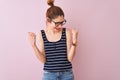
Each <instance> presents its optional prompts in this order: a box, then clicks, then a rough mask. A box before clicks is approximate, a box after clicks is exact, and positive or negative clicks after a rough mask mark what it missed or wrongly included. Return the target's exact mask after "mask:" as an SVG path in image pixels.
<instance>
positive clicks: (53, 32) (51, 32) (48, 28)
mask: <svg viewBox="0 0 120 80" xmlns="http://www.w3.org/2000/svg"><path fill="white" fill-rule="evenodd" d="M46 32H48V33H50V34H56V33H58V31H55V30H54V29H52V28H51V26H47V27H46Z"/></svg>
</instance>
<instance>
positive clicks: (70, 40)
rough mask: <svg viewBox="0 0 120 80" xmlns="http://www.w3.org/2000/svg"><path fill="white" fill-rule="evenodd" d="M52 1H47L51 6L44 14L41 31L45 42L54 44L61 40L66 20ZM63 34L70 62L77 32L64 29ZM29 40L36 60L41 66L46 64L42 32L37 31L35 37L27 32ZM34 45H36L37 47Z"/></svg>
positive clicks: (73, 52)
mask: <svg viewBox="0 0 120 80" xmlns="http://www.w3.org/2000/svg"><path fill="white" fill-rule="evenodd" d="M53 1H54V0H48V4H49V5H51V7H50V8H49V9H48V10H47V12H46V28H45V29H44V30H43V31H44V33H45V36H46V38H47V40H48V41H49V42H53V43H54V42H57V41H59V40H60V39H61V37H62V34H63V25H64V24H65V22H66V20H65V17H64V13H63V11H62V9H61V8H60V7H57V6H54V4H53ZM53 8H54V9H53ZM51 11H52V13H51ZM56 12H57V13H56ZM65 34H66V35H65V37H66V55H67V60H68V61H69V62H71V61H72V60H73V58H74V55H75V50H76V45H77V36H78V30H77V29H70V28H65ZM29 40H30V43H31V45H32V47H33V49H34V51H35V54H36V56H37V58H38V59H39V60H40V61H41V62H42V63H43V64H45V63H46V62H47V60H46V59H47V58H46V51H45V42H44V39H43V34H42V32H41V31H39V32H38V34H37V35H36V34H35V33H33V32H29ZM36 43H38V45H37V44H36Z"/></svg>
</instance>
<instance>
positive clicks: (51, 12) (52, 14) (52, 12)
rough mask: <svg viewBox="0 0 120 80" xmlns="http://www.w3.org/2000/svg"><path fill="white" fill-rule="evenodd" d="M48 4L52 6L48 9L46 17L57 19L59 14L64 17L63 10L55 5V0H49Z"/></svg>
mask: <svg viewBox="0 0 120 80" xmlns="http://www.w3.org/2000/svg"><path fill="white" fill-rule="evenodd" d="M47 4H48V5H49V6H50V8H48V9H47V12H46V17H48V18H50V19H55V18H57V17H58V16H63V17H64V12H63V10H62V9H61V8H60V7H58V6H55V5H54V0H47Z"/></svg>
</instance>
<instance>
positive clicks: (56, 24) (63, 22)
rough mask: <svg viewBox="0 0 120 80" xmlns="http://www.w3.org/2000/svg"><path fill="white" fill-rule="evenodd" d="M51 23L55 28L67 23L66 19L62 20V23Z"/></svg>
mask: <svg viewBox="0 0 120 80" xmlns="http://www.w3.org/2000/svg"><path fill="white" fill-rule="evenodd" d="M51 21H52V22H53V23H54V24H55V26H56V27H58V26H59V25H61V26H63V25H65V23H66V22H67V21H66V19H64V21H62V22H55V21H54V20H51Z"/></svg>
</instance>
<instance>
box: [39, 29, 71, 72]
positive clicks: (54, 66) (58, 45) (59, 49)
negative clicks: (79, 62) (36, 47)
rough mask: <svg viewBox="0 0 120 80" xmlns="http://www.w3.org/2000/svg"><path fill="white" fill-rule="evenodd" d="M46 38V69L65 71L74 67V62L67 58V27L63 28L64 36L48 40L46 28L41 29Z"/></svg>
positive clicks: (43, 36) (44, 38)
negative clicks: (53, 40) (51, 40)
mask: <svg viewBox="0 0 120 80" xmlns="http://www.w3.org/2000/svg"><path fill="white" fill-rule="evenodd" d="M41 33H42V38H43V40H44V48H45V55H46V63H45V64H44V70H47V71H64V70H68V69H71V68H72V64H71V63H70V62H69V61H68V59H67V46H66V29H65V28H63V29H62V36H61V39H60V40H59V41H56V42H50V41H48V39H47V37H46V34H45V32H44V30H41Z"/></svg>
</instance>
